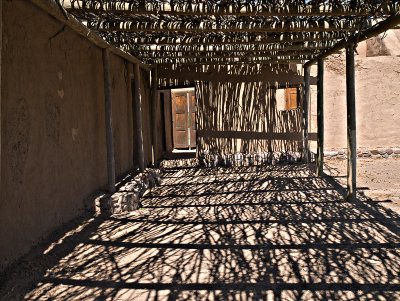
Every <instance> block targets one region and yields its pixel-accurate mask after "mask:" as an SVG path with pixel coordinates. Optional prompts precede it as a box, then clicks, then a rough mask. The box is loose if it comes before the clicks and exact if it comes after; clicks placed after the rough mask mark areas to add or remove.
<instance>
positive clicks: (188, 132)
mask: <svg viewBox="0 0 400 301" xmlns="http://www.w3.org/2000/svg"><path fill="white" fill-rule="evenodd" d="M171 96H172V129H173V131H172V135H173V141H174V148H189V149H190V148H194V147H196V98H195V96H194V90H193V91H191V90H190V91H187V90H184V91H171Z"/></svg>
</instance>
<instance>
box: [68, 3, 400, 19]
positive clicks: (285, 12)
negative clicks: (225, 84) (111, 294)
mask: <svg viewBox="0 0 400 301" xmlns="http://www.w3.org/2000/svg"><path fill="white" fill-rule="evenodd" d="M188 8H189V9H187V10H171V9H169V10H165V9H160V8H158V7H157V8H153V9H151V8H150V9H140V8H133V9H131V10H125V9H110V8H105V9H96V8H86V9H85V8H77V7H68V8H67V10H68V11H69V12H71V13H73V14H80V13H92V14H96V15H103V14H105V13H106V14H112V15H115V16H122V17H134V16H159V15H170V16H179V17H304V16H311V17H322V16H328V17H349V16H374V12H373V11H366V10H362V9H351V8H348V7H339V8H336V9H332V8H330V7H329V6H327V7H325V8H323V9H320V7H315V6H308V7H301V6H295V7H291V8H290V9H282V8H279V7H270V8H269V9H268V8H267V7H260V8H255V9H254V10H247V11H246V10H244V9H239V10H238V9H236V10H232V11H229V10H225V11H224V10H212V11H205V10H201V9H196V10H190V7H188ZM398 9H399V8H398V4H395V3H393V4H392V5H390V4H387V5H383V6H381V7H380V8H379V10H377V11H376V12H375V13H379V14H381V15H390V14H393V13H396V12H397V11H398Z"/></svg>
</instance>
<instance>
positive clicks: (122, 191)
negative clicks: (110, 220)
mask: <svg viewBox="0 0 400 301" xmlns="http://www.w3.org/2000/svg"><path fill="white" fill-rule="evenodd" d="M160 172H161V171H160V170H159V169H151V168H148V169H146V170H145V171H144V172H142V173H139V174H136V175H128V176H127V177H126V178H125V179H124V180H122V182H121V183H119V184H118V185H117V187H119V188H118V190H117V192H115V193H114V194H101V195H98V196H97V197H96V198H95V210H96V213H109V214H119V213H125V212H129V211H133V210H137V209H139V208H140V198H141V197H142V196H143V195H144V194H146V193H147V192H148V191H150V190H151V189H152V188H153V187H155V186H158V185H161V177H160Z"/></svg>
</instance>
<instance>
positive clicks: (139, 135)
mask: <svg viewBox="0 0 400 301" xmlns="http://www.w3.org/2000/svg"><path fill="white" fill-rule="evenodd" d="M133 76H134V96H135V113H136V141H137V148H138V150H137V154H138V156H139V158H138V159H139V170H140V171H144V150H143V122H142V97H141V94H140V81H141V80H140V66H139V64H134V65H133Z"/></svg>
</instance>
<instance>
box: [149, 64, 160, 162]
mask: <svg viewBox="0 0 400 301" xmlns="http://www.w3.org/2000/svg"><path fill="white" fill-rule="evenodd" d="M157 112H158V101H157V65H155V66H153V68H152V69H151V114H152V140H153V162H152V163H153V166H157V161H158V158H157V150H158V131H157V124H158V121H159V116H157Z"/></svg>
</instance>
